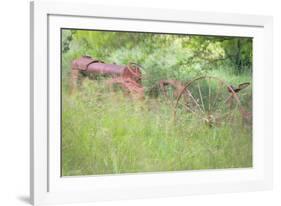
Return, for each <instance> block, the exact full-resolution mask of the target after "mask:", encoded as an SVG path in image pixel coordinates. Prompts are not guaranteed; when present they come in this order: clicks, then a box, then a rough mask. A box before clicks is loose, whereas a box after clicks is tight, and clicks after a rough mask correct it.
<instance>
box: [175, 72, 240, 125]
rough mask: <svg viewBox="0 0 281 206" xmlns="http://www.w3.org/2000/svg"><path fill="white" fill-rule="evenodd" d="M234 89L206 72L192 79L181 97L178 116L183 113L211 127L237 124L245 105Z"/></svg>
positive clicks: (179, 96)
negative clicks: (242, 104) (205, 74)
mask: <svg viewBox="0 0 281 206" xmlns="http://www.w3.org/2000/svg"><path fill="white" fill-rule="evenodd" d="M234 90H235V88H233V86H231V85H229V84H227V83H226V82H225V81H223V80H221V79H219V78H217V77H212V76H203V77H198V78H196V79H194V80H192V81H189V82H188V83H187V84H186V85H185V87H184V88H183V89H182V90H181V92H180V93H179V95H178V97H177V100H176V104H175V108H174V118H179V117H180V116H181V117H184V118H187V119H189V120H192V121H197V122H198V123H199V124H202V123H204V124H207V125H208V126H210V127H214V126H219V125H225V124H230V125H234V124H237V123H238V122H237V120H238V121H240V120H241V119H242V116H241V111H243V109H242V106H241V103H240V100H239V97H238V95H237V93H236V92H235V91H234ZM181 114H184V115H181ZM240 122H241V121H240Z"/></svg>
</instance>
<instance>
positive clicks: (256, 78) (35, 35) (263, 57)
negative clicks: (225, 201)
mask: <svg viewBox="0 0 281 206" xmlns="http://www.w3.org/2000/svg"><path fill="white" fill-rule="evenodd" d="M144 14H145V15H144ZM93 25H95V28H96V27H98V28H100V29H105V30H106V29H108V30H109V29H111V30H124V31H126V30H130V31H151V32H166V33H169V32H172V31H176V32H177V33H192V34H206V35H207V34H209V35H229V36H250V37H253V38H254V47H253V48H254V49H253V51H254V61H253V64H254V65H253V67H254V74H253V88H254V89H253V99H254V107H253V114H254V115H253V116H254V124H253V138H254V139H253V140H254V141H253V142H254V145H253V168H248V169H228V170H204V171H186V172H163V173H162V172H161V173H148V174H123V175H104V176H86V177H73V178H72V177H61V176H60V138H58V137H59V135H60V133H59V131H60V128H59V126H58V125H60V123H59V121H60V116H59V114H60V110H59V109H60V102H59V101H60V88H59V87H60V84H59V83H60V70H58V69H56V68H60V39H59V38H60V35H59V33H58V32H59V31H60V29H61V28H84V29H85V28H86V29H92V28H93ZM272 44H273V43H272V17H268V16H254V15H240V14H239V15H238V14H224V13H208V12H193V11H174V10H163V9H150V8H147V9H139V8H125V7H108V6H101V5H93V4H85V3H79V2H77V3H73V2H72V3H66V2H57V1H56V2H51V1H34V2H32V3H31V114H30V116H31V141H30V142H31V144H30V145H31V155H30V156H31V183H30V188H31V192H30V194H31V201H32V203H33V204H34V205H40V204H49V203H71V202H83V201H87V202H89V201H102V200H118V199H134V198H149V197H163V196H181V195H189V194H210V193H222V192H244V191H257V190H268V189H271V188H272V185H273V174H272V173H273V165H272V164H273V155H272V154H273V153H272V149H273V142H272V141H273V128H272V125H273V109H272V108H273V92H272V91H273V84H272V79H273V61H272V56H273V55H272ZM257 91H258V92H257Z"/></svg>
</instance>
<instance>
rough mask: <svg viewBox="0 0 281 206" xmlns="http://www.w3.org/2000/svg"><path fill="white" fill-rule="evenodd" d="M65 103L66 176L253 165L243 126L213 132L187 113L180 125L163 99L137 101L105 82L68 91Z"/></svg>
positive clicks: (247, 133) (179, 118)
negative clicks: (75, 90) (110, 88)
mask: <svg viewBox="0 0 281 206" xmlns="http://www.w3.org/2000/svg"><path fill="white" fill-rule="evenodd" d="M62 101H63V102H62V104H63V105H62V174H63V176H72V175H97V174H118V173H131V172H158V171H180V170H199V169H216V168H244V167H251V166H252V135H251V129H250V128H246V127H243V125H242V124H238V126H237V125H235V126H233V125H224V126H220V127H209V126H208V125H206V124H202V122H201V123H200V122H199V121H195V120H194V119H193V118H194V117H192V116H189V115H190V114H186V113H179V114H178V116H177V120H176V121H175V120H174V119H173V108H172V107H171V106H170V105H169V104H167V103H165V101H163V99H161V97H159V98H146V99H145V100H143V101H137V100H133V99H131V98H130V97H128V96H124V94H123V93H122V92H114V93H113V92H110V91H108V89H107V88H106V86H104V85H103V83H102V82H101V81H90V80H85V81H84V82H83V84H82V85H81V87H80V88H79V91H77V92H76V93H75V94H74V95H71V96H70V95H69V94H68V92H67V90H66V89H65V90H64V91H63V96H62ZM239 125H240V126H239Z"/></svg>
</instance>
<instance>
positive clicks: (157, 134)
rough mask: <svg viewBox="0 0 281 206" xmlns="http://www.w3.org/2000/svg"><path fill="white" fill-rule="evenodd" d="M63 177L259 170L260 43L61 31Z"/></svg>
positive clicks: (189, 36)
mask: <svg viewBox="0 0 281 206" xmlns="http://www.w3.org/2000/svg"><path fill="white" fill-rule="evenodd" d="M60 32H61V34H60V35H61V42H58V43H60V46H61V57H60V58H61V67H60V68H61V71H60V74H61V76H60V77H61V82H60V86H61V88H60V91H61V114H60V115H61V176H83V175H116V174H128V173H159V172H175V171H177V172H181V171H194V170H213V169H237V168H252V167H253V134H252V133H253V132H252V129H253V127H252V119H253V111H252V110H253V108H252V104H253V101H252V99H253V98H252V89H253V86H252V82H253V38H252V37H240V36H214V35H198V34H189V33H186V34H183V33H152V32H142V31H138V32H136V31H111V30H87V29H76V28H61V30H60Z"/></svg>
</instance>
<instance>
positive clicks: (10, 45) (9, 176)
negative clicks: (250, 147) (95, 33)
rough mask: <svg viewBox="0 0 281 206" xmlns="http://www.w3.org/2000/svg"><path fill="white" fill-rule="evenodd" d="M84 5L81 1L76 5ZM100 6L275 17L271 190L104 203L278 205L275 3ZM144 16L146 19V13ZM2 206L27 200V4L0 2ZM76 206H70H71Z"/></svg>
mask: <svg viewBox="0 0 281 206" xmlns="http://www.w3.org/2000/svg"><path fill="white" fill-rule="evenodd" d="M82 1H86V0H80V2H82ZM91 2H96V3H99V4H104V5H119V6H126V5H127V6H135V7H153V8H169V9H184V10H195V11H219V12H234V13H247V14H264V15H271V16H274V67H275V75H274V80H275V82H274V88H275V91H274V94H275V100H274V105H275V108H274V109H275V117H274V118H275V123H274V124H275V137H274V138H275V139H274V149H275V150H274V158H275V159H274V162H275V167H274V172H275V184H274V186H275V188H274V190H273V191H266V192H251V193H240V194H223V195H222V194H218V195H206V196H188V197H179V198H162V199H148V200H130V201H118V202H102V203H95V204H93V203H92V204H91V203H89V204H75V205H97V206H113V205H114V206H119V205H120V206H121V205H122V206H129V205H216V206H220V205H228V206H231V205H235V206H237V205H270V206H274V205H281V187H280V186H281V185H280V176H281V170H280V163H281V159H280V149H281V148H280V127H281V125H280V107H281V104H280V103H281V102H280V88H281V87H280V83H279V81H280V68H281V67H280V66H281V65H280V57H281V56H280V54H281V51H280V48H281V42H280V37H281V33H280V28H281V9H280V8H281V6H280V5H278V3H279V1H278V0H276V1H274V0H169V1H164V0H162V1H161V0H138V1H136V0H135V1H133V0H103V1H102V0H92V1H91ZM144 15H145V14H144ZM0 23H1V27H0V71H1V72H0V205H3V206H6V205H8V206H9V205H15V206H16V205H27V204H28V198H29V1H28V0H10V1H9V0H2V1H1V2H0ZM72 205H74V204H72Z"/></svg>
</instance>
